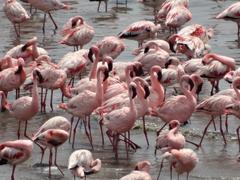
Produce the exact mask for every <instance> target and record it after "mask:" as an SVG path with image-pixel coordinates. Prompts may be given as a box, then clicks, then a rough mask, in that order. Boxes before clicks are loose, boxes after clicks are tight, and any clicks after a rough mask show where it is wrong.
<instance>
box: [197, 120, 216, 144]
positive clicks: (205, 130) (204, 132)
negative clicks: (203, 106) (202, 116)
mask: <svg viewBox="0 0 240 180" xmlns="http://www.w3.org/2000/svg"><path fill="white" fill-rule="evenodd" d="M213 119H214V118H213V116H212V117H211V119H210V121H209V122H208V124H207V126H206V127H205V129H204V131H203V135H202V138H201V141H200V143H199V144H198V147H200V146H201V145H202V141H203V138H204V136H205V134H206V132H207V129H208V127H209V125H210V124H211V122H212V121H213Z"/></svg>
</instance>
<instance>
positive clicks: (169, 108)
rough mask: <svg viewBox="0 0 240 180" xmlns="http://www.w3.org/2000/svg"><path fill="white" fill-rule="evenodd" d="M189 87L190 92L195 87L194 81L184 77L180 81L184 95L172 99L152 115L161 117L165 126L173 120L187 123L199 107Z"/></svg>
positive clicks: (186, 76)
mask: <svg viewBox="0 0 240 180" xmlns="http://www.w3.org/2000/svg"><path fill="white" fill-rule="evenodd" d="M189 86H190V90H191V89H192V88H193V87H194V83H193V80H192V79H191V78H190V76H189V75H183V76H182V77H181V79H180V88H181V91H182V92H183V94H184V95H178V96H172V97H170V98H169V99H167V100H165V102H164V103H163V104H162V106H160V107H159V108H157V110H153V111H152V114H153V115H156V116H158V117H160V118H161V119H162V120H163V121H164V122H165V125H166V124H167V123H168V122H170V121H171V120H173V119H177V120H179V122H180V123H186V122H187V120H188V119H189V118H190V117H191V115H192V113H193V112H194V111H195V106H196V105H197V102H196V98H195V96H194V95H192V93H191V91H190V90H189ZM173 110H174V111H173ZM182 112H185V113H182ZM165 125H164V126H163V127H165ZM163 127H162V128H163ZM162 128H161V129H159V130H158V132H157V133H159V132H160V131H161V130H162Z"/></svg>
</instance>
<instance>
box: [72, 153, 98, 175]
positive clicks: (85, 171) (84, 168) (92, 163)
mask: <svg viewBox="0 0 240 180" xmlns="http://www.w3.org/2000/svg"><path fill="white" fill-rule="evenodd" d="M101 166H102V162H101V160H100V159H95V160H94V159H93V156H92V153H91V152H90V151H88V150H86V149H79V150H77V151H74V152H73V153H72V154H71V155H70V157H69V160H68V169H69V170H71V172H72V174H73V176H74V179H75V178H76V176H77V177H79V178H84V177H85V179H86V175H89V174H93V173H97V172H98V171H100V170H101Z"/></svg>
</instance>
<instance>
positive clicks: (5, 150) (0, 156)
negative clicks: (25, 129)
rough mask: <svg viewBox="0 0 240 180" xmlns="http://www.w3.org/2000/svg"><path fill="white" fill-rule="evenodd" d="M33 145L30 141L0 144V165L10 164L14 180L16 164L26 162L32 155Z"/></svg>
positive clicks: (12, 179)
mask: <svg viewBox="0 0 240 180" xmlns="http://www.w3.org/2000/svg"><path fill="white" fill-rule="evenodd" d="M32 150H33V143H32V141H30V140H22V139H21V140H16V141H6V142H4V143H1V144H0V165H3V164H11V165H12V166H13V168H12V176H11V180H14V179H15V178H14V172H15V168H16V166H17V165H18V164H21V163H23V162H24V161H26V160H28V159H29V158H30V157H31V155H32Z"/></svg>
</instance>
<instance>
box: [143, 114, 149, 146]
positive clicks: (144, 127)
mask: <svg viewBox="0 0 240 180" xmlns="http://www.w3.org/2000/svg"><path fill="white" fill-rule="evenodd" d="M142 120H143V133H144V135H145V139H146V141H147V147H149V141H148V136H147V130H146V126H145V116H143V117H142Z"/></svg>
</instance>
